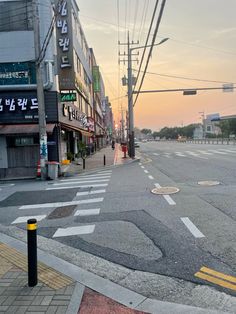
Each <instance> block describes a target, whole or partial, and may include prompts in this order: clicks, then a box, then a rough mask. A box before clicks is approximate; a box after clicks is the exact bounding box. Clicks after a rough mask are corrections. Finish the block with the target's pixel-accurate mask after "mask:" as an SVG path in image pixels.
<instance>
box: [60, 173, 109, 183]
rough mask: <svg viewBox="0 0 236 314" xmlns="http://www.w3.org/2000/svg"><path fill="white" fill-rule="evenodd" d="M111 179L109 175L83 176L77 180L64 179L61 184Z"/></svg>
mask: <svg viewBox="0 0 236 314" xmlns="http://www.w3.org/2000/svg"><path fill="white" fill-rule="evenodd" d="M109 178H111V176H110V175H109V176H108V175H100V176H89V177H88V176H86V177H85V176H83V177H77V178H72V179H62V180H60V182H70V181H71V182H72V181H80V180H86V179H87V180H88V179H92V180H99V179H109Z"/></svg>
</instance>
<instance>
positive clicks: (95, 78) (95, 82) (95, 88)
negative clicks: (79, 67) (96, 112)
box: [93, 65, 101, 93]
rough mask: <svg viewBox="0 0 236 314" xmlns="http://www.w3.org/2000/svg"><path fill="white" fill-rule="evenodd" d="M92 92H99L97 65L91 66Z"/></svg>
mask: <svg viewBox="0 0 236 314" xmlns="http://www.w3.org/2000/svg"><path fill="white" fill-rule="evenodd" d="M93 91H94V92H95V93H97V92H100V91H101V88H100V72H99V67H98V66H97V65H94V66H93Z"/></svg>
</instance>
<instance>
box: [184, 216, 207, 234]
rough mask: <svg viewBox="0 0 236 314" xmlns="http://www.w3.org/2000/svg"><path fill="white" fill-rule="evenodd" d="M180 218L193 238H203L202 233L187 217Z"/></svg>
mask: <svg viewBox="0 0 236 314" xmlns="http://www.w3.org/2000/svg"><path fill="white" fill-rule="evenodd" d="M180 219H181V220H182V222H183V223H184V224H185V226H186V227H187V228H188V230H189V231H190V232H191V233H192V234H193V235H194V237H195V238H205V236H204V234H203V233H202V232H201V231H200V230H199V229H198V228H197V227H196V226H195V225H194V224H193V223H192V221H191V220H190V219H189V218H188V217H182V218H180Z"/></svg>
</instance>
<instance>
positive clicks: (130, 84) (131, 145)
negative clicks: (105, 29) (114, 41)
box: [128, 33, 135, 158]
mask: <svg viewBox="0 0 236 314" xmlns="http://www.w3.org/2000/svg"><path fill="white" fill-rule="evenodd" d="M131 52H132V50H131V49H130V42H129V33H128V109H129V156H130V157H131V158H134V157H135V148H134V105H133V78H132V54H131Z"/></svg>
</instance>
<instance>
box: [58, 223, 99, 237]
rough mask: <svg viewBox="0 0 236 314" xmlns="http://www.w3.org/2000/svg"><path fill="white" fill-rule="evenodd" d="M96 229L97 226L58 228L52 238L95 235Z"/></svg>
mask: <svg viewBox="0 0 236 314" xmlns="http://www.w3.org/2000/svg"><path fill="white" fill-rule="evenodd" d="M94 229H95V225H87V226H80V227H69V228H58V229H57V231H56V232H55V233H54V235H53V236H52V237H53V238H57V237H68V236H72V235H81V234H89V233H93V232H94Z"/></svg>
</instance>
